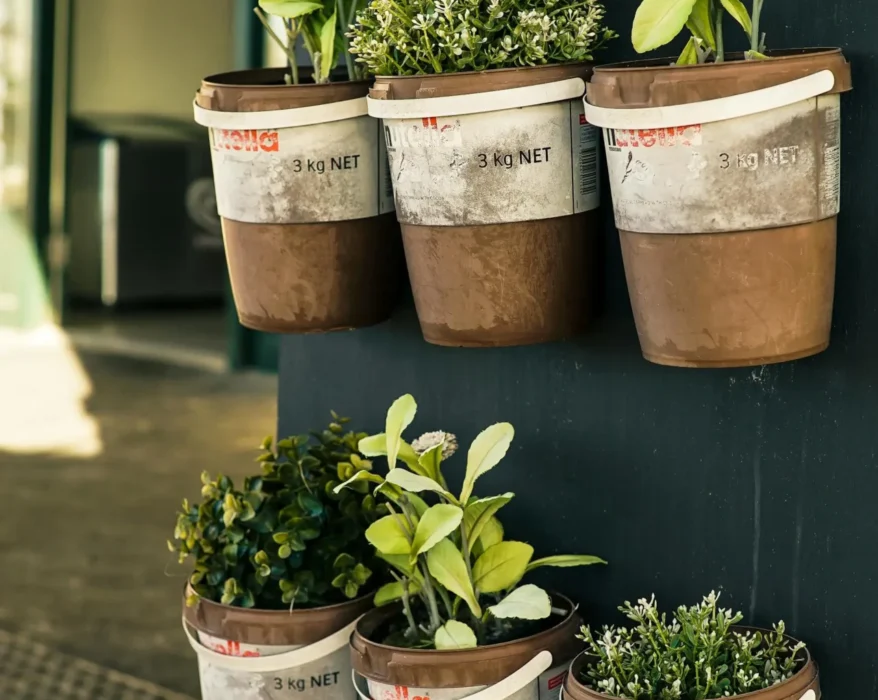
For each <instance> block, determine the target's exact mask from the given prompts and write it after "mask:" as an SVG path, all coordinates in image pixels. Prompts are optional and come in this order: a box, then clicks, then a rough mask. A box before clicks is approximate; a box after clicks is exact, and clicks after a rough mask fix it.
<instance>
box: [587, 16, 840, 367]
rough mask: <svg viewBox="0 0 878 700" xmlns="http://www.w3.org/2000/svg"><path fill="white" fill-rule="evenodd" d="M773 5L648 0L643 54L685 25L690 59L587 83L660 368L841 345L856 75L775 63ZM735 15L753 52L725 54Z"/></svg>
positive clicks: (827, 56)
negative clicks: (842, 223) (847, 144)
mask: <svg viewBox="0 0 878 700" xmlns="http://www.w3.org/2000/svg"><path fill="white" fill-rule="evenodd" d="M769 1H770V0H769ZM762 4H763V2H762V0H754V2H753V8H752V16H751V13H749V12H748V11H747V9H746V8H745V7H744V5H743V4H742V3H741V2H738V0H722V1H720V0H698V2H695V1H694V0H691V1H686V2H682V3H681V2H672V0H643V2H642V4H641V5H640V7H639V9H638V11H637V15H636V16H635V20H634V27H633V40H634V45H635V48H636V49H637V50H638V51H641V52H643V51H649V50H652V49H654V48H657V47H658V46H661V45H663V44H665V43H667V42H668V41H670V40H671V39H673V38H674V37H675V36H676V35H677V34H678V33H679V32H680V31H682V30H683V29H684V27H688V28H689V30H690V31H691V32H692V37H691V38H690V41H689V43H688V44H687V46H686V50H684V52H683V54H682V55H681V56H680V58H679V59H678V60H677V61H676V63H671V62H670V61H661V60H645V61H636V62H632V63H625V64H619V65H613V66H604V67H600V68H598V69H596V71H595V73H594V76H593V77H592V80H591V82H590V83H589V85H588V95H587V99H586V110H585V113H586V118H587V119H588V121H589V122H591V123H593V124H596V125H599V126H601V127H603V128H604V145H605V149H606V157H607V165H608V170H609V178H610V186H611V189H612V197H613V208H614V213H615V218H616V225H617V227H618V229H619V235H620V238H621V244H622V255H623V259H624V263H625V274H626V277H627V282H628V290H629V293H630V297H631V305H632V307H633V310H634V318H635V321H636V325H637V332H638V335H639V337H640V344H641V347H642V349H643V354H644V356H645V357H646V359H648V360H650V361H653V362H657V363H659V364H666V365H677V366H686V367H732V366H747V365H760V364H766V363H770V362H782V361H785V360H794V359H798V358H801V357H806V356H808V355H813V354H816V353H819V352H821V351H822V350H824V349H825V348H826V347H827V346H828V344H829V331H830V325H831V320H832V305H833V293H834V286H835V261H836V221H837V216H838V212H839V182H840V173H841V158H840V100H839V96H840V93H842V92H845V91H848V90H850V89H851V74H850V66H849V65H848V63H847V62H846V61H845V58H844V56H843V55H842V53H841V51H840V50H837V49H812V50H791V51H777V52H766V50H765V46H764V43H765V36H764V34H761V33H760V29H759V27H760V15H761V11H762ZM672 5H674V6H675V7H674V8H673V11H671V6H672ZM724 14H731V16H732V17H733V18H734V20H736V21H737V22H738V23H739V24H740V25H741V27H742V28H743V30H744V31H745V33H746V36H747V39H748V42H749V43H750V45H751V49H750V51H748V52H746V54H735V55H729V56H726V55H725V54H724V52H723V43H724V42H723V35H722V27H723V16H724Z"/></svg>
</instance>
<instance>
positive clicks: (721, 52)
mask: <svg viewBox="0 0 878 700" xmlns="http://www.w3.org/2000/svg"><path fill="white" fill-rule="evenodd" d="M713 33H714V34H715V35H716V62H717V63H722V62H723V61H725V60H726V51H725V47H724V42H723V8H722V6H720V7H717V8H716V22H715V24H714V30H713Z"/></svg>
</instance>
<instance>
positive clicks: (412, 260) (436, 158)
mask: <svg viewBox="0 0 878 700" xmlns="http://www.w3.org/2000/svg"><path fill="white" fill-rule="evenodd" d="M590 74H591V67H590V66H588V65H584V64H572V65H571V64H568V65H564V66H540V67H536V68H522V69H501V70H490V71H485V72H482V73H458V74H447V75H430V76H423V75H419V76H407V77H384V76H382V77H378V78H376V80H375V86H374V87H373V88H372V90H371V91H370V99H369V114H370V115H372V116H373V117H378V118H380V119H382V120H383V121H384V135H385V141H386V145H387V152H388V155H389V158H390V169H391V173H392V180H393V191H394V195H395V198H396V206H397V218H398V219H399V221H400V223H401V225H402V232H403V242H404V244H405V256H406V262H407V264H408V271H409V278H410V280H411V283H412V289H413V292H414V297H415V305H416V307H417V312H418V319H419V320H420V323H421V330H422V331H423V334H424V337H425V339H426V340H427V341H428V342H430V343H435V344H438V345H455V346H475V347H490V346H500V345H524V344H529V343H539V342H545V341H551V340H557V339H560V338H565V337H567V336H570V335H573V334H575V333H577V332H578V331H580V330H581V329H582V328H583V327H584V326H585V325H586V324H587V322H588V320H589V317H590V314H591V306H592V297H593V292H592V286H593V282H594V275H593V274H591V266H592V264H593V262H594V252H593V246H594V243H595V237H596V234H597V228H598V221H597V219H596V216H595V214H596V211H595V210H596V209H597V207H598V204H599V201H600V193H599V191H598V177H597V169H598V162H597V161H598V155H599V151H600V149H599V146H600V144H599V139H600V133H599V130H598V129H594V128H592V127H591V126H590V125H589V124H587V123H586V121H585V118H584V116H583V110H582V101H581V99H579V98H580V97H581V95H582V93H583V92H584V89H585V88H584V82H583V81H584V80H585V79H587V78H588V76H589V75H590Z"/></svg>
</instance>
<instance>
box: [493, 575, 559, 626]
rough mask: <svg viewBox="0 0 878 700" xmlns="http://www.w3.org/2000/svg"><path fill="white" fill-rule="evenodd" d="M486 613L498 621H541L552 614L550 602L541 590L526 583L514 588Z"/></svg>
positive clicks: (547, 595)
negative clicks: (510, 619)
mask: <svg viewBox="0 0 878 700" xmlns="http://www.w3.org/2000/svg"><path fill="white" fill-rule="evenodd" d="M488 611H489V612H490V613H491V614H492V615H493V616H494V617H497V618H500V619H506V618H510V617H512V618H515V619H518V620H543V619H545V618H547V617H548V616H549V615H551V614H552V601H551V599H550V598H549V594H548V593H546V592H545V591H544V590H543V589H542V588H540V587H539V586H534V585H533V584H532V583H528V584H526V585H524V586H520V587H519V588H516V589H515V590H514V591H512V593H510V594H509V595H508V596H506V597H505V598H504V599H503V600H501V601H500V602H499V603H497V605H492V606H491V607H490V608H488Z"/></svg>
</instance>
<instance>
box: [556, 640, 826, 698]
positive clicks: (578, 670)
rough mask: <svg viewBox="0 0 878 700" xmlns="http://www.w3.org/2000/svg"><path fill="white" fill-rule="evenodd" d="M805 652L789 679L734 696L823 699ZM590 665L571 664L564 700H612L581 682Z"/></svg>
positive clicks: (583, 659)
mask: <svg viewBox="0 0 878 700" xmlns="http://www.w3.org/2000/svg"><path fill="white" fill-rule="evenodd" d="M804 653H805V655H806V662H805V665H804V666H803V667H802V669H801V670H800V671H799V672H798V673H796V674H795V675H794V676H793V677H792V678H790V679H789V680H786V681H784V682H783V683H780V684H778V685H775V686H772V687H771V688H766V689H765V690H757V691H754V692H752V693H747V694H746V695H736V696H732V697H738V698H747V700H820V698H821V695H822V694H821V692H820V674H819V672H818V669H817V664H816V663H815V662H814V660H813V659H812V658H811V654H810V652H809V651H808V650H807V648H806V649H805V651H804ZM588 662H589V657H588V656H587V655H585V654H580V655H579V656H577V657H576V658H575V659H574V660H573V663H572V664H570V673H569V674H568V675H567V678H566V680H565V681H564V689H563V691H562V692H561V700H608V698H610V696H609V695H605V694H603V693H599V692H598V691H596V690H593V689H591V688H588V687H586V686H585V685H583V684H582V683H581V682H580V681H579V678H580V677H581V675H582V672H583V669H584V668H585V665H586V664H587V663H588Z"/></svg>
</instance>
